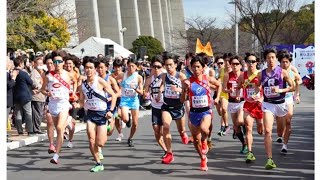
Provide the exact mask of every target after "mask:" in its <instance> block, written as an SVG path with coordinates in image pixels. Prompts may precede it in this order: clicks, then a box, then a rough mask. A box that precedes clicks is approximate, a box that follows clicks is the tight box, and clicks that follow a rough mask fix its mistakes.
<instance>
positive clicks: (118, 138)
mask: <svg viewBox="0 0 320 180" xmlns="http://www.w3.org/2000/svg"><path fill="white" fill-rule="evenodd" d="M122 138H123V133H120V134H119V135H118V137H117V138H116V141H119V142H120V141H121V140H122Z"/></svg>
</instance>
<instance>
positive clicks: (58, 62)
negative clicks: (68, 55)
mask: <svg viewBox="0 0 320 180" xmlns="http://www.w3.org/2000/svg"><path fill="white" fill-rule="evenodd" d="M52 62H53V64H61V63H63V61H62V60H59V59H56V60H53V61H52Z"/></svg>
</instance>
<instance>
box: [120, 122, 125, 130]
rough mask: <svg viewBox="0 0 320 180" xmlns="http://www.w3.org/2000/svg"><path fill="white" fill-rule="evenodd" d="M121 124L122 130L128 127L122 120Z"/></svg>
mask: <svg viewBox="0 0 320 180" xmlns="http://www.w3.org/2000/svg"><path fill="white" fill-rule="evenodd" d="M120 123H121V128H122V129H124V128H126V127H127V126H126V123H124V122H123V121H122V120H120Z"/></svg>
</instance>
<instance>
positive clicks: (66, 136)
mask: <svg viewBox="0 0 320 180" xmlns="http://www.w3.org/2000/svg"><path fill="white" fill-rule="evenodd" d="M68 136H69V134H68V133H67V132H64V133H63V139H66V140H68Z"/></svg>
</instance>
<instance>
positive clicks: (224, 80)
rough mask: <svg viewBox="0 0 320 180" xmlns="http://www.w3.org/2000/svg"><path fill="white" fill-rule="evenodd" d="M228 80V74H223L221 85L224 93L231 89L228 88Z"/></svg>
mask: <svg viewBox="0 0 320 180" xmlns="http://www.w3.org/2000/svg"><path fill="white" fill-rule="evenodd" d="M228 80H229V74H224V77H223V85H222V91H223V92H224V93H230V92H231V90H230V89H228V86H227V85H228Z"/></svg>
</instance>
